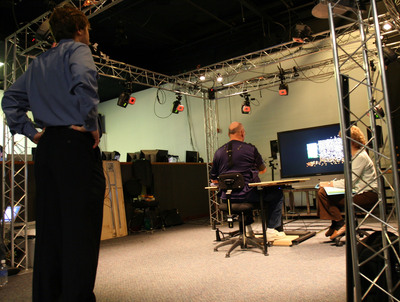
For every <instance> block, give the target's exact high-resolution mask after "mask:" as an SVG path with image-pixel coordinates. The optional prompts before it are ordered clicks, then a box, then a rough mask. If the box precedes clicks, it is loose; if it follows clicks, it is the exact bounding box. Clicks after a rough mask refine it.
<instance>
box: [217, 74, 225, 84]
mask: <svg viewBox="0 0 400 302" xmlns="http://www.w3.org/2000/svg"><path fill="white" fill-rule="evenodd" d="M223 80H224V78H223V77H222V75H221V74H220V73H219V74H218V75H217V82H219V83H221V82H222V81H223Z"/></svg>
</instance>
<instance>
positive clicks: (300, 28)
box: [293, 24, 312, 43]
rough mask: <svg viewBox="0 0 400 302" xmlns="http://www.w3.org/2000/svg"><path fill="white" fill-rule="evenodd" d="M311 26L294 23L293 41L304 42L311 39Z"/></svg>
mask: <svg viewBox="0 0 400 302" xmlns="http://www.w3.org/2000/svg"><path fill="white" fill-rule="evenodd" d="M311 34H312V32H311V27H310V26H308V25H305V24H296V27H295V33H294V35H293V41H294V42H297V43H306V41H307V40H310V39H311Z"/></svg>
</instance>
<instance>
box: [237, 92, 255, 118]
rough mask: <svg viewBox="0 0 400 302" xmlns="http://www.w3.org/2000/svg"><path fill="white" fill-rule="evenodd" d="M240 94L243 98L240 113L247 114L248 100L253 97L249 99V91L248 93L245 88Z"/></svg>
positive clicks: (252, 99)
mask: <svg viewBox="0 0 400 302" xmlns="http://www.w3.org/2000/svg"><path fill="white" fill-rule="evenodd" d="M240 96H241V97H242V98H244V102H243V105H242V113H243V114H249V113H250V112H251V107H250V101H254V100H255V98H251V99H250V93H248V92H247V90H244V91H243V94H241V95H240Z"/></svg>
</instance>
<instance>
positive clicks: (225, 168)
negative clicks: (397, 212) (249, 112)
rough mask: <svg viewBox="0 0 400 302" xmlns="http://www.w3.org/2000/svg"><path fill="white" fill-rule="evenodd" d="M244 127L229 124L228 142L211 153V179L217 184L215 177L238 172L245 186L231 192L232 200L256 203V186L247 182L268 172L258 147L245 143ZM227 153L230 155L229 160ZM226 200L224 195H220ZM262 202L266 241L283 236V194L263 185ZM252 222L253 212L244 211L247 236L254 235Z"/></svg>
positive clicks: (252, 181) (276, 189)
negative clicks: (266, 225)
mask: <svg viewBox="0 0 400 302" xmlns="http://www.w3.org/2000/svg"><path fill="white" fill-rule="evenodd" d="M245 134H246V132H245V130H244V127H243V125H242V124H241V123H239V122H233V123H232V124H231V125H230V126H229V133H228V135H229V138H230V140H229V142H228V143H226V144H225V145H223V146H222V147H220V148H219V149H218V150H217V151H216V152H215V155H214V160H213V166H212V169H211V172H210V179H211V181H212V182H213V183H218V176H219V175H221V174H227V173H235V172H238V173H241V174H242V175H243V177H244V181H245V183H246V186H245V187H244V189H243V190H242V191H239V192H232V195H231V202H232V203H238V202H247V203H259V202H260V199H259V198H260V197H259V193H258V191H257V188H255V187H252V188H251V187H249V186H248V185H247V184H249V183H254V182H260V177H259V174H263V173H265V172H266V171H267V167H266V165H265V162H264V160H263V159H262V156H261V154H260V153H259V152H258V150H257V148H256V147H255V146H254V145H252V144H249V143H245V142H244V138H245ZM228 153H230V154H231V160H230V159H229V155H228ZM220 197H221V199H222V200H224V199H226V197H225V194H224V193H222V195H221V196H220ZM263 197H264V203H265V205H267V206H268V228H267V237H268V240H275V239H280V238H283V237H285V236H286V235H285V233H284V232H281V231H278V230H282V225H281V224H282V205H283V193H282V190H281V189H280V188H279V187H265V188H264V190H263ZM253 222H254V219H253V215H252V213H246V218H245V224H246V226H247V229H248V233H249V234H250V235H254V233H253V231H252V229H251V224H252V223H253Z"/></svg>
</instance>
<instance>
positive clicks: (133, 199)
mask: <svg viewBox="0 0 400 302" xmlns="http://www.w3.org/2000/svg"><path fill="white" fill-rule="evenodd" d="M153 191H154V189H153V174H152V171H151V164H150V162H149V161H148V160H142V159H139V160H136V161H134V162H133V164H132V178H131V179H129V180H128V181H126V182H125V183H124V197H125V206H126V210H127V222H128V226H129V230H130V231H139V230H140V229H141V228H142V227H144V229H146V230H153V229H154V228H156V227H157V225H156V224H157V222H156V220H157V213H156V210H157V207H158V201H157V200H156V199H155V198H154V197H153V195H152V194H153ZM137 210H139V212H140V213H139V215H135V211H137Z"/></svg>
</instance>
